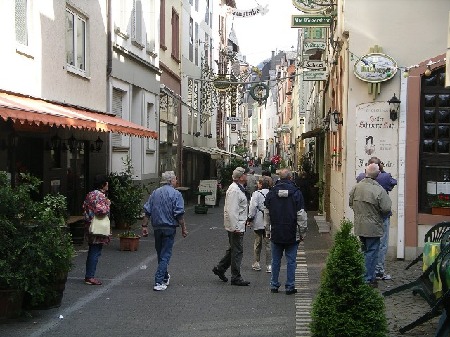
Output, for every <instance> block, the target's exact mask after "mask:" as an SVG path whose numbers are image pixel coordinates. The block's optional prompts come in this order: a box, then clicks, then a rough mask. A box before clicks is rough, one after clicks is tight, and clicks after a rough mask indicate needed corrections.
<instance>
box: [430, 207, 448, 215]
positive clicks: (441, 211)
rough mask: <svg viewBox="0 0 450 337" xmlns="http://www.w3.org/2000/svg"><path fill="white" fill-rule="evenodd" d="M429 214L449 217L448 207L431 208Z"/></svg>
mask: <svg viewBox="0 0 450 337" xmlns="http://www.w3.org/2000/svg"><path fill="white" fill-rule="evenodd" d="M431 214H433V215H448V216H450V207H431Z"/></svg>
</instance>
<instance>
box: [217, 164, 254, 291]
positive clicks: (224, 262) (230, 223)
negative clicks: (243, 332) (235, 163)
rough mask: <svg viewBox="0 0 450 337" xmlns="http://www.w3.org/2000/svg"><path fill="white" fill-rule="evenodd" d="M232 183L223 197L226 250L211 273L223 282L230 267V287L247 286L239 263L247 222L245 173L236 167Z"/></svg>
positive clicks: (225, 280)
mask: <svg viewBox="0 0 450 337" xmlns="http://www.w3.org/2000/svg"><path fill="white" fill-rule="evenodd" d="M232 179H233V183H232V184H231V185H230V186H229V187H228V189H227V192H226V195H225V206H224V211H223V213H224V214H223V218H224V219H223V223H224V227H225V230H226V231H227V234H228V248H227V250H226V252H225V255H224V256H223V258H222V259H221V260H220V261H219V263H218V264H217V266H215V267H214V268H213V270H212V271H213V273H214V274H215V275H217V276H219V278H220V279H221V280H222V281H223V282H227V281H228V278H227V277H226V276H225V272H226V271H227V269H228V268H229V267H231V285H235V286H248V285H249V284H250V282H248V281H244V279H243V278H242V276H241V262H242V256H243V242H244V232H245V225H246V222H247V197H246V195H245V188H244V185H245V183H246V182H247V171H246V169H244V168H242V167H237V168H236V169H235V170H234V171H233V174H232Z"/></svg>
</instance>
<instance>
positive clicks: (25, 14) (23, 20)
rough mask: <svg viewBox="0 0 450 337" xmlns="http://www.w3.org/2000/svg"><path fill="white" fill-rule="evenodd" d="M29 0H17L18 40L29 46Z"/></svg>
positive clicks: (16, 25)
mask: <svg viewBox="0 0 450 337" xmlns="http://www.w3.org/2000/svg"><path fill="white" fill-rule="evenodd" d="M29 5H30V1H29V0H15V11H14V12H15V28H16V42H17V43H19V44H21V45H24V46H28V28H29V27H28V26H29V25H28V19H29Z"/></svg>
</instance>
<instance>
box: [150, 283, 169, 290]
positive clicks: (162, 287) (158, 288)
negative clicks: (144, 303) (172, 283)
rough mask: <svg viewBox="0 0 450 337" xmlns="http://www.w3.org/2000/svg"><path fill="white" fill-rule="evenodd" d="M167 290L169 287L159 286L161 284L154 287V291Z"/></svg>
mask: <svg viewBox="0 0 450 337" xmlns="http://www.w3.org/2000/svg"><path fill="white" fill-rule="evenodd" d="M166 289H167V286H166V285H165V284H159V283H156V284H155V286H154V287H153V290H154V291H163V290H166Z"/></svg>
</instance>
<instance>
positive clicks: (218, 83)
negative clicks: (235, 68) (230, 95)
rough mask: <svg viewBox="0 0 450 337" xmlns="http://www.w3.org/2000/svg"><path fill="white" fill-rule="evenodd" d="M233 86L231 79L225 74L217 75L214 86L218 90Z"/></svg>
mask: <svg viewBox="0 0 450 337" xmlns="http://www.w3.org/2000/svg"><path fill="white" fill-rule="evenodd" d="M230 87H231V83H230V81H229V80H228V79H227V78H226V77H225V76H217V77H216V79H215V80H214V88H216V89H217V90H218V91H225V90H228V89H229V88H230Z"/></svg>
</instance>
